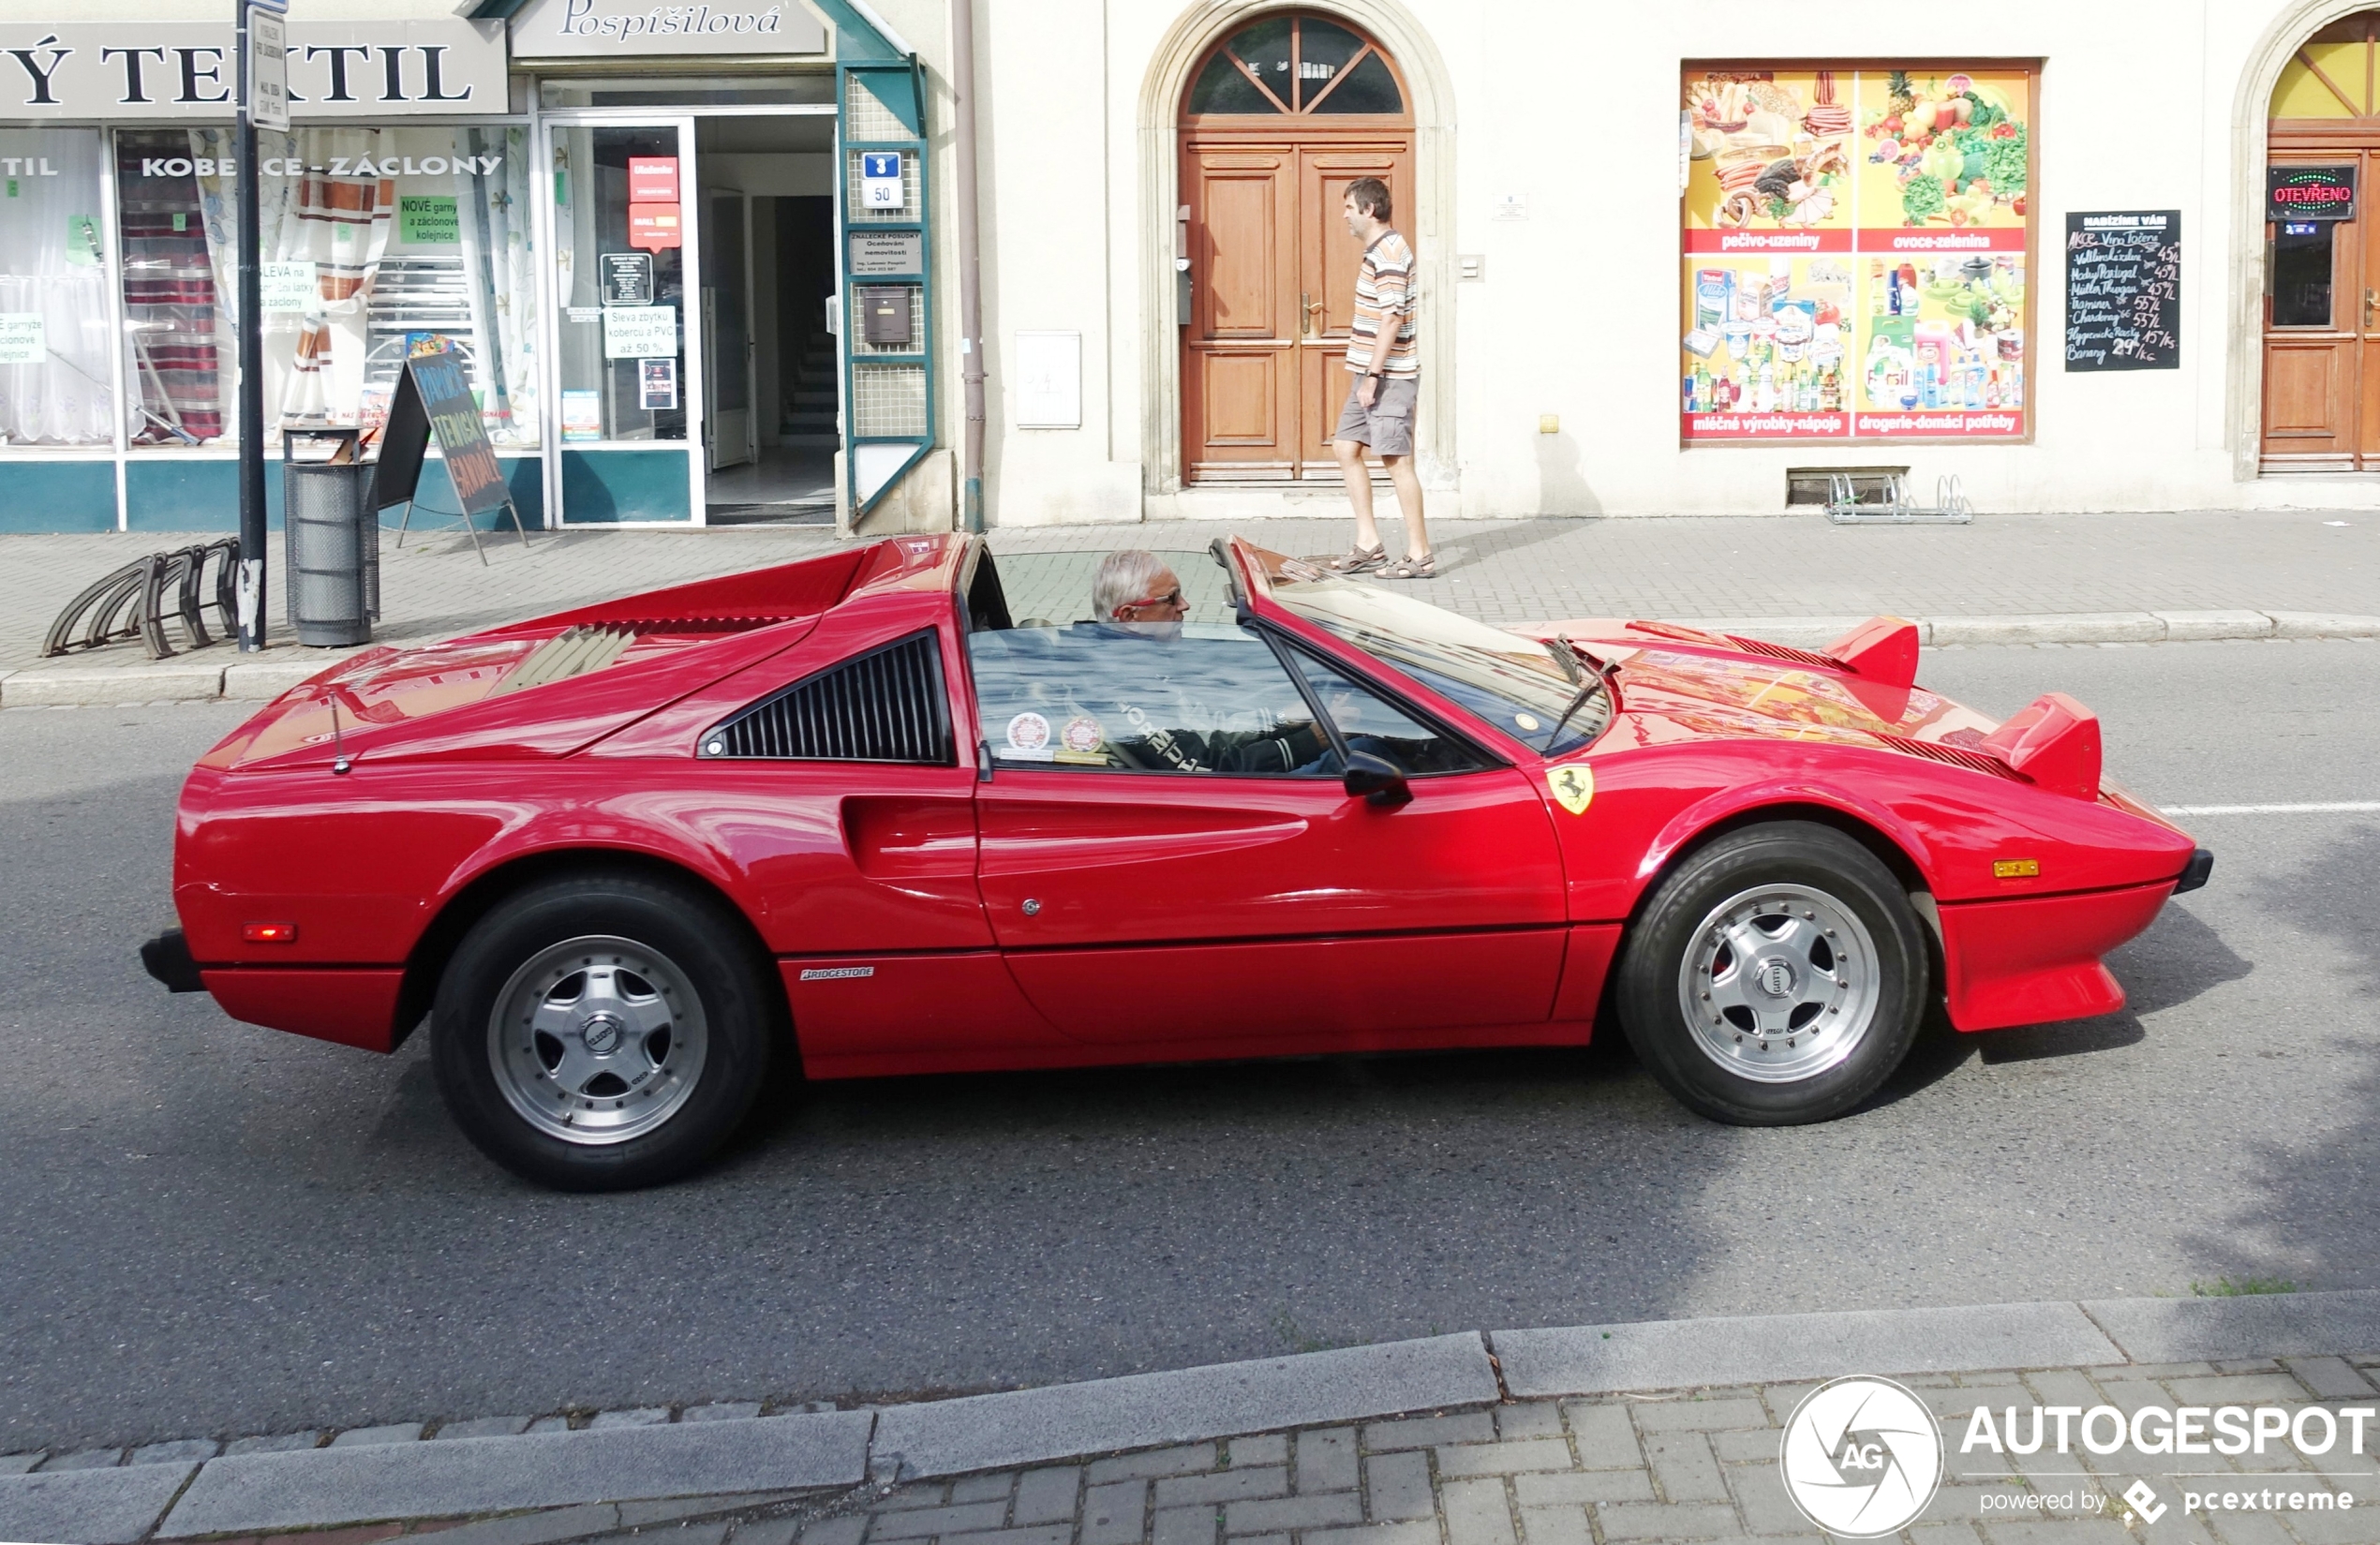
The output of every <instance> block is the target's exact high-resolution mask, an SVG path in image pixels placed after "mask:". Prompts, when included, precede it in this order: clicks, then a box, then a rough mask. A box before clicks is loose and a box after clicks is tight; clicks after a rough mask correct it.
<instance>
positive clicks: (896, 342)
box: [859, 285, 917, 349]
mask: <svg viewBox="0 0 2380 1545" xmlns="http://www.w3.org/2000/svg"><path fill="white" fill-rule="evenodd" d="M911 304H912V297H911V294H910V291H909V290H907V289H906V288H896V287H894V286H890V285H871V286H869V287H867V288H865V289H863V290H860V292H859V341H860V342H862V343H864V344H867V345H869V346H870V347H871V348H875V349H911V348H915V345H916V341H917V334H916V322H915V317H914V316H913V314H912V310H911Z"/></svg>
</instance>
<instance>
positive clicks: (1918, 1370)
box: [0, 1290, 2380, 1545]
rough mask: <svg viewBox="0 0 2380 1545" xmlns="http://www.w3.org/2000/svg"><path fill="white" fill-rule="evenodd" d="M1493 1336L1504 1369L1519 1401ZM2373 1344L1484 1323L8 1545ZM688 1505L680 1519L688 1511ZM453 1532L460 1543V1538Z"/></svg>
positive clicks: (349, 1470) (2038, 1322)
mask: <svg viewBox="0 0 2380 1545" xmlns="http://www.w3.org/2000/svg"><path fill="white" fill-rule="evenodd" d="M1490 1346H1493V1347H1494V1348H1495V1355H1496V1359H1497V1360H1498V1361H1500V1363H1501V1365H1502V1385H1501V1387H1499V1385H1498V1382H1497V1377H1496V1373H1495V1368H1494V1366H1493V1365H1492V1364H1491V1363H1490V1360H1489V1358H1488V1350H1489V1347H1490ZM2376 1353H2380V1290H2354V1291H2344V1292H2324V1293H2297V1294H2290V1295H2285V1296H2283V1295H2276V1296H2272V1297H2261V1298H2244V1299H2148V1300H2092V1301H2090V1302H2088V1303H2075V1302H2048V1303H2030V1304H1992V1305H1982V1306H1975V1307H1964V1308H1937V1309H1913V1310H1874V1311H1852V1312H1848V1313H1834V1314H1819V1315H1759V1316H1746V1317H1735V1318H1717V1319H1703V1320H1668V1321H1663V1320H1654V1321H1638V1322H1632V1323H1621V1324H1613V1325H1604V1326H1580V1327H1568V1328H1540V1329H1532V1330H1496V1331H1491V1332H1484V1333H1481V1332H1464V1333H1461V1334H1457V1335H1450V1336H1437V1337H1432V1338H1429V1339H1426V1340H1421V1341H1409V1342H1394V1343H1389V1344H1382V1345H1373V1346H1358V1347H1347V1348H1343V1349H1340V1350H1336V1351H1329V1352H1314V1353H1307V1354H1303V1355H1302V1356H1297V1357H1287V1358H1276V1359H1263V1360H1259V1361H1254V1362H1241V1363H1220V1364H1214V1365H1212V1366H1208V1367H1203V1368H1189V1369H1182V1370H1177V1371H1174V1372H1170V1373H1162V1374H1136V1375H1131V1376H1128V1377H1124V1378H1117V1379H1100V1380H1092V1381H1088V1382H1085V1383H1080V1384H1072V1385H1057V1386H1051V1387H1049V1388H1046V1389H1026V1390H1016V1391H1009V1392H1005V1393H1001V1394H993V1395H975V1396H967V1397H962V1398H959V1399H956V1400H945V1401H932V1402H920V1403H917V1404H911V1405H892V1406H885V1407H879V1408H875V1409H871V1410H860V1411H845V1412H830V1413H829V1412H822V1413H815V1414H800V1415H793V1416H779V1417H755V1418H747V1417H740V1416H739V1417H729V1418H721V1419H698V1420H692V1421H690V1420H688V1419H686V1415H685V1414H681V1416H680V1419H678V1420H677V1421H676V1422H670V1423H662V1424H654V1425H647V1426H637V1427H611V1428H606V1429H602V1430H593V1429H590V1430H587V1431H581V1432H557V1433H550V1434H536V1433H531V1434H527V1435H523V1436H516V1437H505V1436H488V1437H459V1436H458V1437H453V1438H448V1439H444V1440H438V1439H429V1440H417V1441H410V1442H405V1441H400V1442H391V1443H380V1444H373V1445H366V1446H361V1447H356V1446H350V1447H346V1448H302V1449H294V1450H290V1451H285V1452H246V1453H240V1454H231V1453H226V1454H224V1455H222V1456H219V1457H217V1458H215V1459H211V1460H208V1461H206V1462H205V1463H203V1464H201V1463H191V1462H182V1463H158V1464H142V1465H117V1466H114V1467H112V1468H100V1469H83V1470H72V1471H64V1472H52V1473H43V1472H38V1471H37V1472H35V1473H33V1474H30V1475H0V1539H42V1538H50V1539H76V1540H87V1541H92V1542H94V1545H113V1542H115V1541H119V1540H123V1541H129V1540H134V1539H138V1538H149V1531H150V1530H151V1529H152V1528H155V1529H156V1535H157V1536H158V1537H160V1538H166V1537H181V1536H186V1535H199V1534H228V1533H234V1532H238V1533H255V1532H258V1531H260V1530H264V1529H299V1528H321V1527H326V1526H333V1525H337V1524H344V1523H364V1522H377V1521H386V1520H403V1519H432V1518H436V1519H454V1518H460V1517H466V1516H469V1515H483V1516H484V1515H488V1514H498V1513H524V1512H526V1511H527V1510H528V1509H533V1508H546V1509H550V1508H567V1509H571V1510H572V1512H573V1514H575V1515H577V1516H579V1517H581V1518H583V1519H589V1520H591V1519H594V1518H595V1516H596V1513H598V1512H600V1513H602V1515H604V1516H603V1518H602V1520H601V1521H600V1522H599V1523H597V1524H596V1525H595V1526H594V1528H590V1529H573V1530H572V1531H570V1532H572V1533H581V1534H583V1533H588V1532H597V1531H598V1530H600V1528H602V1527H608V1526H609V1525H610V1522H611V1520H613V1519H618V1520H619V1521H620V1522H621V1523H623V1524H625V1523H629V1522H631V1521H630V1520H629V1518H628V1516H627V1515H628V1514H629V1513H630V1512H632V1511H634V1512H637V1513H638V1516H639V1517H642V1516H644V1515H645V1513H647V1512H648V1511H651V1510H653V1509H656V1508H667V1507H669V1506H671V1505H670V1504H667V1503H664V1502H663V1501H662V1499H665V1498H681V1499H682V1498H689V1497H703V1498H710V1499H713V1504H712V1505H709V1506H707V1507H706V1508H705V1509H704V1510H721V1508H725V1507H732V1506H737V1505H739V1500H738V1499H749V1498H753V1497H755V1496H757V1494H758V1493H798V1492H804V1491H817V1490H821V1489H826V1488H848V1487H852V1486H855V1485H858V1484H860V1483H861V1482H863V1481H865V1480H867V1479H868V1478H870V1476H871V1475H879V1473H880V1472H890V1473H883V1474H882V1475H881V1478H883V1479H885V1480H891V1479H893V1478H895V1474H897V1475H898V1478H900V1479H901V1480H904V1481H905V1480H908V1479H910V1478H912V1477H918V1478H930V1477H937V1476H952V1475H958V1474H962V1473H967V1472H971V1471H982V1470H993V1469H1000V1468H1005V1467H1015V1466H1021V1465H1028V1464H1037V1463H1049V1462H1052V1461H1070V1460H1076V1459H1081V1458H1087V1457H1089V1456H1092V1455H1095V1454H1106V1453H1114V1452H1119V1451H1123V1450H1127V1449H1146V1448H1162V1447H1164V1446H1168V1445H1172V1446H1178V1447H1175V1448H1172V1450H1171V1451H1173V1452H1176V1453H1194V1452H1197V1451H1201V1450H1203V1451H1205V1452H1207V1453H1208V1455H1209V1458H1208V1460H1207V1461H1206V1464H1207V1465H1212V1448H1211V1445H1212V1440H1214V1439H1217V1438H1228V1437H1233V1436H1239V1435H1243V1434H1257V1433H1273V1432H1278V1431H1281V1430H1284V1429H1291V1428H1313V1427H1325V1426H1331V1425H1336V1424H1342V1423H1351V1422H1366V1421H1371V1420H1374V1419H1381V1418H1388V1417H1394V1416H1401V1415H1406V1414H1414V1413H1440V1414H1446V1413H1453V1412H1459V1411H1463V1410H1465V1409H1469V1410H1473V1411H1477V1410H1480V1408H1483V1407H1491V1406H1494V1407H1496V1408H1497V1409H1498V1410H1501V1411H1510V1410H1512V1409H1514V1407H1512V1406H1510V1405H1509V1404H1502V1403H1503V1402H1505V1401H1509V1400H1515V1399H1519V1400H1526V1399H1536V1398H1544V1397H1552V1396H1557V1395H1570V1394H1580V1395H1592V1394H1604V1393H1622V1392H1629V1391H1645V1390H1654V1389H1712V1388H1730V1387H1738V1386H1744V1385H1748V1384H1752V1383H1757V1382H1764V1381H1765V1382H1783V1381H1792V1380H1800V1379H1811V1378H1822V1377H1830V1376H1835V1375H1838V1374H1849V1373H1865V1374H1886V1375H1911V1374H1914V1375H1919V1377H1920V1382H1923V1379H1924V1377H1925V1376H1926V1375H1929V1374H1930V1375H1942V1374H1973V1373H1992V1372H1997V1371H2001V1370H2009V1369H2024V1368H2034V1369H2043V1368H2049V1369H2058V1368H2077V1367H2081V1368H2100V1367H2120V1368H2132V1369H2147V1368H2152V1367H2156V1366H2172V1365H2176V1364H2179V1363H2185V1362H2193V1361H2206V1362H2209V1364H2211V1363H2212V1362H2213V1361H2217V1360H2224V1359H2237V1360H2247V1359H2265V1358H2272V1357H2312V1358H2313V1359H2315V1360H2317V1361H2320V1362H2321V1363H2322V1364H2323V1365H2324V1376H2326V1377H2330V1376H2333V1375H2335V1377H2336V1380H2337V1382H2338V1383H2339V1385H2340V1387H2341V1388H2342V1389H2349V1390H2352V1388H2353V1385H2354V1383H2355V1381H2356V1379H2357V1375H2356V1374H2355V1373H2354V1372H2353V1370H2352V1368H2351V1367H2350V1366H2349V1365H2348V1364H2347V1363H2346V1362H2345V1361H2343V1360H2342V1359H2345V1358H2348V1357H2357V1358H2369V1357H2370V1355H2372V1354H2376ZM2333 1365H2335V1366H2333ZM2367 1366H2369V1364H2367ZM2356 1398H2362V1397H2356ZM692 1409H693V1410H700V1409H703V1408H702V1407H694V1408H692ZM501 1420H503V1421H505V1422H507V1423H510V1422H513V1421H517V1420H519V1419H518V1418H508V1419H501ZM1462 1420H1465V1421H1469V1422H1474V1423H1483V1422H1484V1421H1485V1420H1486V1418H1485V1417H1484V1416H1470V1417H1465V1418H1462ZM1498 1420H1499V1421H1501V1420H1503V1418H1501V1417H1499V1418H1498ZM1408 1425H1411V1424H1408ZM1419 1425H1421V1426H1423V1427H1435V1426H1443V1425H1445V1423H1443V1422H1439V1423H1431V1422H1426V1421H1425V1422H1422V1423H1421V1424H1419ZM306 1435H307V1436H308V1437H309V1438H310V1437H312V1436H313V1434H306ZM1301 1451H1302V1450H1301ZM1235 1457H1236V1455H1235ZM871 1466H872V1468H871ZM1194 1467H1198V1466H1194ZM194 1477H195V1478H194ZM186 1481H187V1482H188V1486H187V1489H186V1491H184V1490H182V1488H183V1486H184V1483H185V1482H186ZM177 1491H179V1492H180V1493H181V1495H180V1499H179V1501H175V1500H174V1498H175V1494H176V1493H177ZM169 1502H172V1503H173V1507H172V1509H171V1512H170V1513H169V1514H167V1516H166V1519H165V1522H164V1523H162V1524H161V1525H160V1524H158V1523H157V1515H158V1513H160V1512H163V1511H164V1510H165V1508H166V1505H167V1504H168V1503H169ZM752 1505H757V1504H756V1503H754V1504H752ZM676 1506H677V1508H678V1510H679V1512H681V1513H683V1512H684V1510H685V1507H686V1504H684V1503H682V1502H681V1503H678V1504H677V1505H676ZM144 1507H145V1508H148V1509H149V1510H148V1511H147V1512H146V1513H145V1514H143V1513H142V1512H141V1508H144ZM585 1508H592V1510H591V1511H582V1509H585ZM655 1516H658V1514H655ZM688 1516H691V1515H688ZM558 1517H559V1515H558V1514H554V1513H550V1512H549V1513H542V1514H538V1515H535V1516H534V1517H533V1518H532V1517H522V1518H517V1519H509V1520H494V1519H491V1520H489V1521H488V1522H487V1523H483V1524H472V1525H469V1527H470V1528H472V1529H473V1530H475V1531H479V1530H485V1531H491V1532H490V1533H489V1534H488V1541H489V1545H495V1542H496V1540H497V1539H498V1538H499V1537H501V1538H503V1539H505V1540H508V1541H511V1540H513V1538H514V1535H515V1532H516V1531H517V1533H518V1540H519V1542H521V1545H527V1542H528V1541H530V1540H532V1539H536V1540H545V1539H556V1538H564V1536H563V1535H562V1534H558V1533H554V1532H551V1531H550V1528H549V1525H550V1524H551V1523H553V1521H555V1520H556V1519H558ZM67 1520H71V1523H67ZM454 1538H456V1539H457V1541H458V1545H462V1542H463V1541H464V1538H465V1537H463V1536H459V1535H458V1536H456V1537H454ZM473 1538H476V1535H475V1536H474V1537H473Z"/></svg>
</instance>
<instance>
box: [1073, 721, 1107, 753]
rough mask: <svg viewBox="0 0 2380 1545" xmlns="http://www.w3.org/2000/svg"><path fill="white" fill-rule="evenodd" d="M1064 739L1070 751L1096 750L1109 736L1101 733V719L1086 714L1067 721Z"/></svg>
mask: <svg viewBox="0 0 2380 1545" xmlns="http://www.w3.org/2000/svg"><path fill="white" fill-rule="evenodd" d="M1105 739H1107V736H1106V735H1101V734H1100V733H1099V721H1097V720H1095V719H1093V718H1092V717H1091V716H1090V715H1089V714H1084V715H1081V716H1080V717H1078V718H1075V719H1069V720H1067V721H1066V728H1065V733H1064V741H1065V744H1066V750H1070V751H1095V750H1098V749H1099V743H1100V742H1101V741H1103V740H1105Z"/></svg>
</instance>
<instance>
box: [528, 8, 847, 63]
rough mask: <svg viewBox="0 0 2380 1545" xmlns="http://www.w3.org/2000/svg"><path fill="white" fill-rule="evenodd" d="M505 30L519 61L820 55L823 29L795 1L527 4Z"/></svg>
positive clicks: (823, 48)
mask: <svg viewBox="0 0 2380 1545" xmlns="http://www.w3.org/2000/svg"><path fill="white" fill-rule="evenodd" d="M512 25H513V52H514V53H515V54H517V55H519V56H520V57H521V58H524V59H632V58H637V59H641V58H650V57H651V56H653V55H655V54H673V53H824V52H826V27H825V26H824V25H823V24H821V23H820V22H819V21H818V19H817V18H816V17H814V16H812V15H811V13H810V11H809V10H808V9H807V8H806V7H803V5H802V4H801V0H707V3H705V0H693V3H692V4H682V3H663V4H655V3H654V0H529V3H528V6H527V7H524V8H523V9H522V11H521V13H520V14H519V15H518V16H515V17H513V22H512Z"/></svg>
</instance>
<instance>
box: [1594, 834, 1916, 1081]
mask: <svg viewBox="0 0 2380 1545" xmlns="http://www.w3.org/2000/svg"><path fill="white" fill-rule="evenodd" d="M1921 927H1922V925H1920V923H1919V922H1918V920H1917V914H1916V912H1915V910H1914V909H1913V908H1912V907H1911V905H1910V900H1909V895H1908V892H1907V891H1905V890H1904V889H1903V888H1902V886H1901V884H1900V882H1899V881H1898V880H1897V879H1896V878H1895V877H1894V875H1893V872H1892V870H1891V869H1887V868H1885V867H1884V865H1883V863H1882V861H1881V860H1880V859H1878V858H1877V857H1876V855H1875V854H1872V853H1870V852H1868V851H1867V848H1865V847H1863V846H1861V845H1860V844H1859V843H1858V842H1857V841H1855V840H1854V839H1852V838H1850V837H1848V836H1845V835H1844V834H1843V833H1841V832H1839V831H1837V830H1835V829H1834V828H1833V827H1830V826H1822V825H1819V824H1815V823H1812V822H1803V821H1779V822H1773V823H1769V824H1763V825H1758V826H1748V827H1745V828H1744V829H1742V830H1739V831H1735V832H1731V833H1729V834H1727V835H1726V836H1724V837H1721V838H1719V839H1718V840H1716V841H1714V842H1712V843H1711V844H1709V845H1708V846H1707V847H1704V848H1702V849H1700V850H1698V851H1697V852H1695V853H1693V854H1690V855H1688V857H1687V858H1686V860H1685V861H1684V862H1682V863H1680V864H1679V865H1678V866H1677V867H1676V868H1675V869H1672V870H1671V871H1670V873H1669V874H1667V875H1666V876H1664V877H1663V878H1662V880H1661V882H1660V884H1659V886H1657V887H1656V888H1655V890H1654V892H1653V895H1652V897H1651V898H1650V899H1649V900H1648V901H1647V902H1646V904H1645V908H1644V915H1643V916H1642V918H1641V919H1640V920H1639V921H1638V923H1637V926H1636V928H1634V930H1633V931H1632V932H1631V934H1630V937H1629V945H1628V950H1627V953H1626V955H1625V956H1624V957H1623V958H1622V960H1621V963H1620V973H1619V978H1618V981H1617V983H1616V984H1615V992H1616V1003H1617V1007H1618V1009H1619V1014H1620V1023H1621V1028H1622V1029H1623V1030H1624V1031H1625V1032H1627V1034H1628V1038H1629V1045H1630V1046H1632V1047H1635V1048H1636V1053H1637V1056H1638V1057H1639V1058H1640V1059H1641V1060H1642V1061H1643V1062H1644V1065H1645V1067H1646V1068H1647V1069H1648V1070H1649V1071H1650V1072H1651V1073H1652V1074H1653V1076H1654V1077H1656V1078H1658V1079H1659V1080H1660V1082H1661V1084H1662V1086H1663V1087H1664V1088H1666V1089H1668V1090H1669V1092H1671V1093H1673V1094H1674V1095H1676V1096H1677V1098H1678V1099H1679V1100H1680V1101H1682V1102H1683V1103H1685V1104H1686V1105H1687V1106H1688V1107H1690V1108H1692V1109H1694V1110H1696V1111H1698V1112H1700V1113H1701V1114H1703V1115H1704V1116H1708V1117H1710V1118H1711V1119H1712V1120H1714V1121H1719V1122H1731V1123H1733V1124H1736V1125H1743V1126H1784V1125H1791V1124H1794V1123H1797V1122H1822V1121H1825V1120H1826V1119H1828V1118H1829V1117H1833V1116H1838V1115H1840V1114H1842V1113H1843V1112H1844V1111H1846V1110H1849V1109H1850V1108H1852V1107H1853V1106H1855V1105H1857V1104H1859V1102H1860V1101H1862V1100H1864V1099H1866V1098H1867V1096H1868V1095H1869V1094H1871V1093H1873V1092H1875V1090H1876V1087H1877V1086H1878V1085H1879V1084H1881V1083H1882V1082H1883V1081H1884V1079H1885V1078H1886V1077H1888V1076H1890V1074H1891V1073H1892V1071H1893V1069H1894V1068H1896V1067H1897V1066H1899V1065H1900V1062H1901V1059H1902V1058H1903V1057H1905V1056H1907V1055H1908V1053H1909V1048H1910V1046H1911V1043H1912V1042H1913V1041H1914V1040H1915V1038H1916V1035H1917V1030H1918V1026H1919V1024H1920V1023H1921V1022H1922V1021H1923V1019H1924V1018H1925V1011H1926V992H1927V968H1926V945H1925V937H1924V934H1923V933H1922V932H1921V931H1920V929H1921Z"/></svg>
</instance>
